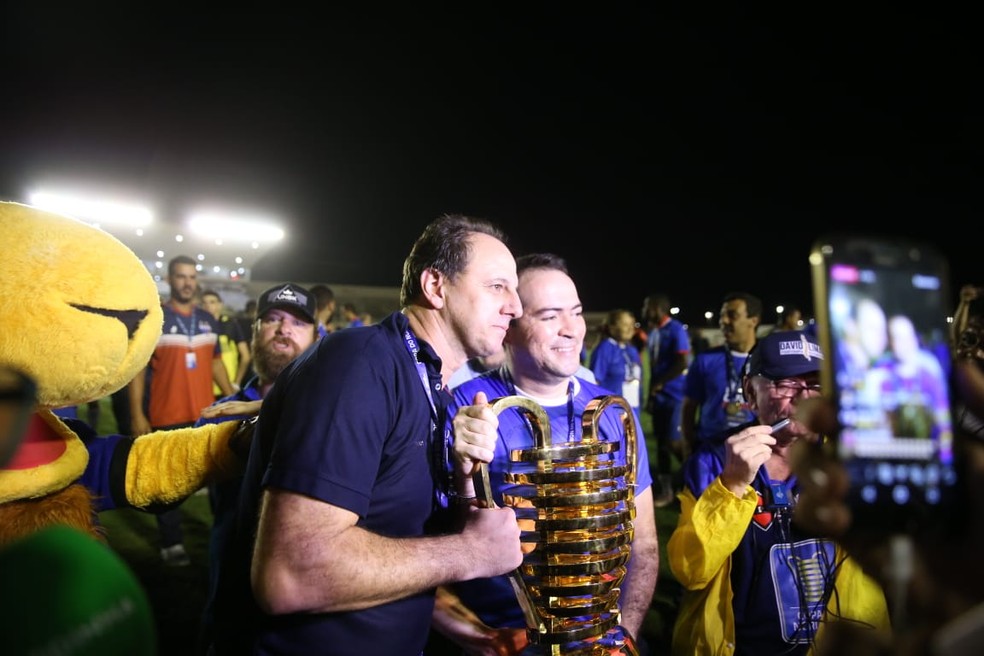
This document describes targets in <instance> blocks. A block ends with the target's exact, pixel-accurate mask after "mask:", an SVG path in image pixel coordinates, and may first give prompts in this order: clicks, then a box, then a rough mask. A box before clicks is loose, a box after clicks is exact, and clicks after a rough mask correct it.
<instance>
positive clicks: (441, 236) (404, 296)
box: [400, 214, 506, 307]
mask: <svg viewBox="0 0 984 656" xmlns="http://www.w3.org/2000/svg"><path fill="white" fill-rule="evenodd" d="M473 233H482V234H486V235H489V236H490V237H495V238H496V239H498V240H499V241H501V242H503V243H505V242H506V237H505V234H504V233H503V232H502V230H500V229H499V228H498V226H496V225H495V224H493V223H492V222H490V221H487V220H485V219H477V218H473V217H470V216H465V215H464V214H445V215H443V216H440V217H438V218H436V219H434V220H433V221H431V222H430V223H429V224H428V225H427V227H426V228H424V231H423V233H421V235H420V236H419V237H417V241H415V242H414V244H413V248H412V249H411V250H410V254H409V255H408V256H407V259H406V260H405V261H404V262H403V285H402V286H401V287H400V305H401V306H402V307H407V306H409V305H410V302H411V301H413V300H414V299H416V298H419V297H420V295H421V294H422V293H423V289H421V287H420V276H421V275H422V274H423V273H424V271H426V270H427V269H434V270H436V271H439V272H441V273H443V274H444V275H446V276H447V277H448V278H450V279H452V280H454V279H455V277H457V275H458V274H459V273H461V272H462V271H464V270H465V268H466V267H467V266H468V259H469V257H470V256H471V240H470V239H469V237H470V236H471V235H472V234H473Z"/></svg>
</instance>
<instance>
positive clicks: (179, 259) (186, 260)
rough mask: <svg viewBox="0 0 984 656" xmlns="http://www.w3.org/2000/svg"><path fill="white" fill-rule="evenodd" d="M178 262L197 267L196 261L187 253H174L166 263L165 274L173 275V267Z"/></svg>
mask: <svg viewBox="0 0 984 656" xmlns="http://www.w3.org/2000/svg"><path fill="white" fill-rule="evenodd" d="M179 264H190V265H191V266H193V267H196V268H197V267H198V262H196V261H195V260H194V259H193V258H191V257H189V256H187V255H175V256H174V257H172V258H171V261H170V262H168V263H167V275H169V276H173V275H174V267H176V266H177V265H179Z"/></svg>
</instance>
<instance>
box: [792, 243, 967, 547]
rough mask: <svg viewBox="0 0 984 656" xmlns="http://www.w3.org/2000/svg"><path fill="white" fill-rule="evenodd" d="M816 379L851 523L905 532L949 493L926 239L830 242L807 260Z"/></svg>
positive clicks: (937, 302)
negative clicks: (831, 421) (843, 473)
mask: <svg viewBox="0 0 984 656" xmlns="http://www.w3.org/2000/svg"><path fill="white" fill-rule="evenodd" d="M810 262H811V272H812V277H813V287H814V297H815V298H814V300H815V306H816V307H815V314H816V319H817V328H818V338H819V341H820V344H821V346H822V348H823V349H824V352H825V353H827V354H828V357H827V358H826V359H825V360H824V363H823V367H822V369H821V380H822V384H823V387H824V390H825V394H827V395H828V396H829V397H831V399H832V400H833V401H834V403H835V404H836V407H837V419H838V422H839V424H840V425H841V427H842V428H841V430H840V432H839V434H838V435H836V436H831V437H832V439H831V440H830V441H829V442H828V446H829V448H830V450H831V452H832V453H833V454H834V455H835V456H836V457H837V458H838V459H839V460H840V461H841V462H842V463H843V464H844V467H845V469H846V470H847V473H848V476H849V480H850V488H849V493H848V505H849V506H850V507H851V510H852V513H853V514H854V517H855V519H854V522H853V524H854V526H855V527H859V528H862V529H876V530H878V529H882V530H892V531H899V530H902V531H905V530H909V529H912V528H915V527H916V526H917V525H919V524H921V523H924V522H927V521H932V519H933V515H934V514H937V515H939V514H941V513H942V512H943V510H944V507H945V506H946V505H947V504H948V503H949V501H950V499H951V495H952V493H953V489H954V484H955V481H956V474H955V470H954V464H953V425H952V413H951V407H950V392H949V386H948V377H949V366H950V355H949V344H948V329H947V323H946V315H947V310H948V304H947V299H948V295H947V294H948V267H947V264H946V261H945V260H944V259H943V258H942V256H941V255H940V254H939V253H938V252H937V251H936V250H935V249H933V248H932V247H931V246H929V245H928V244H923V243H917V242H911V241H906V240H902V239H897V238H892V239H881V238H874V237H864V236H852V235H834V236H829V237H826V238H824V239H821V240H818V241H817V242H816V243H815V245H814V248H813V251H812V252H811V254H810Z"/></svg>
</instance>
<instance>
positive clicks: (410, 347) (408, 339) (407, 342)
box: [403, 328, 438, 432]
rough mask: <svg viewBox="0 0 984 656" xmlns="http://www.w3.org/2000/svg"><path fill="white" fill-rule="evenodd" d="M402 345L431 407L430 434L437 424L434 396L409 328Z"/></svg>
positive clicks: (418, 347)
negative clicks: (410, 359) (411, 359)
mask: <svg viewBox="0 0 984 656" xmlns="http://www.w3.org/2000/svg"><path fill="white" fill-rule="evenodd" d="M403 345H404V346H406V347H407V352H408V353H409V354H410V357H411V358H413V366H415V367H416V368H417V375H418V376H420V383H421V385H423V386H424V392H426V393H427V402H428V403H430V407H431V429H432V430H431V432H433V428H434V426H435V425H436V424H437V420H438V414H437V406H436V405H435V404H434V395H433V394H432V393H431V388H430V377H429V376H428V375H427V367H425V366H424V363H423V362H421V361H420V359H419V358H418V357H417V355H418V354H419V353H420V345H418V344H417V338H416V337H414V335H413V333H412V332H410V329H409V328H407V329H406V331H404V333H403Z"/></svg>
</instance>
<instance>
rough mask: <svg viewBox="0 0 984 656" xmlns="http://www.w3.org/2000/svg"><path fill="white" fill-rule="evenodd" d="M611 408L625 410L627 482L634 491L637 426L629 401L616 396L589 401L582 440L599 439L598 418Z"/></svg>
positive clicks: (582, 419)
mask: <svg viewBox="0 0 984 656" xmlns="http://www.w3.org/2000/svg"><path fill="white" fill-rule="evenodd" d="M611 406H619V407H621V408H622V410H623V413H622V426H623V427H624V428H625V465H626V468H627V470H626V472H625V482H626V484H628V485H629V486H630V487H631V488H632V489H633V490H634V489H635V482H636V449H637V447H636V425H635V421H633V418H634V417H635V412H633V410H632V406H631V405H629V402H628V401H626V400H625V399H624V398H623V397H621V396H616V395H614V394H612V395H609V396H599V397H596V398H593V399H591V400H590V401H588V404H587V405H586V406H585V407H584V414H583V415H581V431H582V433H581V439H582V440H597V439H598V435H597V432H598V418H599V417H601V415H602V413H603V412H604V411H605V410H606V409H608V408H610V407H611Z"/></svg>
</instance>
